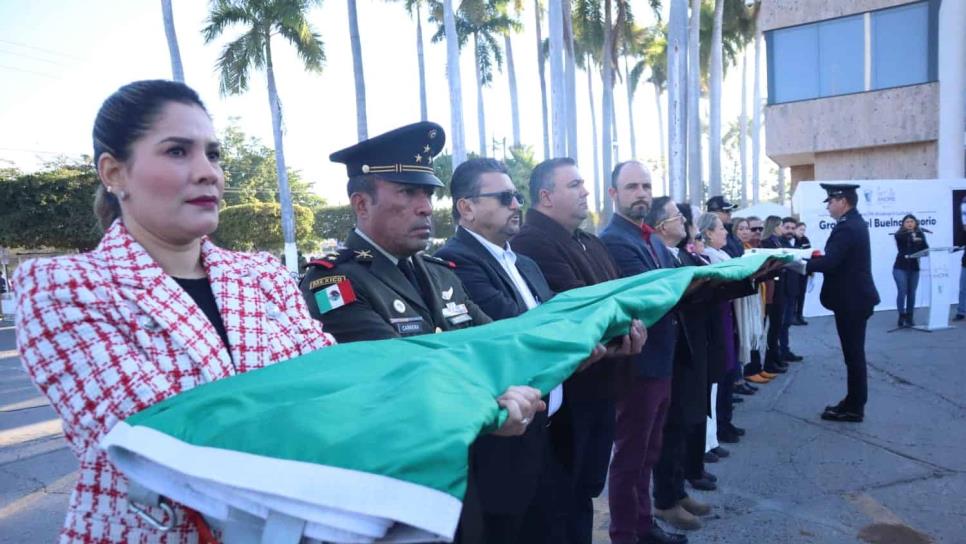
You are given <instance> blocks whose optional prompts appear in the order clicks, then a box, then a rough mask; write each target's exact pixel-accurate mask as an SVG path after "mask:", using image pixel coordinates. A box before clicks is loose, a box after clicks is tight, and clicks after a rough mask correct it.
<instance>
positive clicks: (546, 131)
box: [533, 0, 550, 160]
mask: <svg viewBox="0 0 966 544" xmlns="http://www.w3.org/2000/svg"><path fill="white" fill-rule="evenodd" d="M533 12H534V14H535V16H536V20H537V21H536V23H537V70H539V72H540V113H541V114H542V115H543V117H542V120H543V158H544V160H546V159H549V158H550V127H549V122H550V119H549V112H548V111H547V76H546V65H547V59H546V57H545V56H544V54H543V36H542V35H541V29H540V15H541V10H540V0H533Z"/></svg>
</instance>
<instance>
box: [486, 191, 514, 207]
mask: <svg viewBox="0 0 966 544" xmlns="http://www.w3.org/2000/svg"><path fill="white" fill-rule="evenodd" d="M476 196H478V197H479V196H491V197H493V198H498V199H500V204H502V205H504V206H506V207H508V208H509V207H510V205H511V204H513V199H516V201H517V204H519V205H520V206H523V203H524V202H525V200H524V198H523V193H521V192H520V191H500V192H499V193H480V194H478V195H476Z"/></svg>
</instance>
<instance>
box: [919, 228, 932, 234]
mask: <svg viewBox="0 0 966 544" xmlns="http://www.w3.org/2000/svg"><path fill="white" fill-rule="evenodd" d="M919 230H921V231H922V232H925V233H927V234H932V231H931V230H929V229H919Z"/></svg>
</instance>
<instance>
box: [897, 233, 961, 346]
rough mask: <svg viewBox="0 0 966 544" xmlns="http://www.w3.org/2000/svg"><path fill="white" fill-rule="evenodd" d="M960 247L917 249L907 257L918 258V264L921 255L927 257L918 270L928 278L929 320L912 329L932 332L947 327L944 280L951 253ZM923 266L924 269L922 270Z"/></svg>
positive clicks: (948, 268)
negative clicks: (924, 263)
mask: <svg viewBox="0 0 966 544" xmlns="http://www.w3.org/2000/svg"><path fill="white" fill-rule="evenodd" d="M962 250H963V248H962V247H952V246H950V247H931V248H928V249H924V250H922V251H917V252H915V253H913V254H911V255H909V256H908V257H907V258H909V259H920V261H919V262H920V264H921V263H923V262H924V261H923V260H922V257H927V260H926V261H925V262H926V263H928V265H927V266H925V267H923V266H920V270H922V271H924V272H926V274H925V276H927V277H928V278H929V321H928V322H927V324H926V325H916V326H914V327H912V328H913V329H916V330H920V331H923V332H932V331H938V330H942V329H948V328H950V327H949V304H948V300H947V296H948V295H947V293H946V289H945V285H946V280H947V278H949V276H950V274H952V267H951V265H950V262H951V261H952V259H951V258H950V257H951V254H953V253H955V252H957V251H962ZM924 268H925V270H923V269H924Z"/></svg>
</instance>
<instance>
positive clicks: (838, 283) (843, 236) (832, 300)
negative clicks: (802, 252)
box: [807, 209, 879, 317]
mask: <svg viewBox="0 0 966 544" xmlns="http://www.w3.org/2000/svg"><path fill="white" fill-rule="evenodd" d="M807 271H808V272H821V273H823V274H825V281H824V282H823V283H822V294H821V301H822V306H825V307H826V308H828V309H829V310H832V311H833V312H842V311H851V312H857V313H859V314H863V315H865V317H868V316H870V315H872V309H873V308H875V305H876V304H878V303H879V292H878V291H877V290H876V288H875V283H874V282H873V281H872V255H871V250H870V248H869V226H868V225H867V224H866V223H865V220H864V219H862V215H861V214H860V213H859V211H858V210H856V209H852V210H850V211H849V212H848V213H846V214H845V215H843V216H842V218H841V219H839V221H838V223H836V225H835V228H833V229H832V233H831V234H829V237H828V241H827V242H825V254H824V255H823V256H821V257H817V258H813V259H811V260H810V261H808V266H807Z"/></svg>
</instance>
